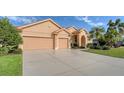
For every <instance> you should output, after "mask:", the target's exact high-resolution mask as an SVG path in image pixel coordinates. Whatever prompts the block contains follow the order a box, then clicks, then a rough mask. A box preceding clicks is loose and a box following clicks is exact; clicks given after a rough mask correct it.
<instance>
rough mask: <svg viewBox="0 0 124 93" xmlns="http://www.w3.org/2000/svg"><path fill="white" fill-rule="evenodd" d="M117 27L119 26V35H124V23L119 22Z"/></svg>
mask: <svg viewBox="0 0 124 93" xmlns="http://www.w3.org/2000/svg"><path fill="white" fill-rule="evenodd" d="M118 28H119V33H120V34H121V35H124V23H120V24H119V26H118Z"/></svg>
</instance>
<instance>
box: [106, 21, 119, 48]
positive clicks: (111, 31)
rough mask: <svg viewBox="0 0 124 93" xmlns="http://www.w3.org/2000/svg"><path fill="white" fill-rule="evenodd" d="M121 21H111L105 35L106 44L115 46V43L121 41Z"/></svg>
mask: <svg viewBox="0 0 124 93" xmlns="http://www.w3.org/2000/svg"><path fill="white" fill-rule="evenodd" d="M120 22H121V20H120V19H116V21H115V22H113V21H112V20H109V22H108V29H107V32H106V34H105V38H106V42H107V44H108V45H110V46H113V44H114V43H116V42H117V41H120V40H121V34H120V28H119V27H120Z"/></svg>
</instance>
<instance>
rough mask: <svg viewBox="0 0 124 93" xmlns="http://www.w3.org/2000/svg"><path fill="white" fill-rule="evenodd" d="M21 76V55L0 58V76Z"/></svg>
mask: <svg viewBox="0 0 124 93" xmlns="http://www.w3.org/2000/svg"><path fill="white" fill-rule="evenodd" d="M20 75H22V55H21V54H15V55H6V56H0V76H20Z"/></svg>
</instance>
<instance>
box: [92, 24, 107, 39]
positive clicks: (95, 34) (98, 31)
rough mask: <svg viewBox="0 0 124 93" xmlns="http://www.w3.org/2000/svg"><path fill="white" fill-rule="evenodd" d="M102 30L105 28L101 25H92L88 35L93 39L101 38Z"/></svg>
mask: <svg viewBox="0 0 124 93" xmlns="http://www.w3.org/2000/svg"><path fill="white" fill-rule="evenodd" d="M104 32H105V29H104V27H102V26H98V27H93V28H91V31H90V37H91V38H93V39H99V38H101V36H102V35H103V33H104Z"/></svg>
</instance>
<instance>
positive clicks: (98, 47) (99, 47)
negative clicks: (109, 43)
mask: <svg viewBox="0 0 124 93" xmlns="http://www.w3.org/2000/svg"><path fill="white" fill-rule="evenodd" d="M94 49H102V47H101V46H99V45H97V46H95V47H94Z"/></svg>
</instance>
